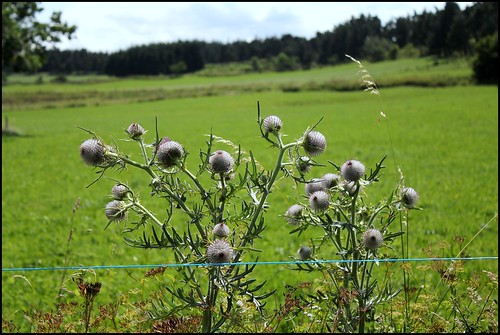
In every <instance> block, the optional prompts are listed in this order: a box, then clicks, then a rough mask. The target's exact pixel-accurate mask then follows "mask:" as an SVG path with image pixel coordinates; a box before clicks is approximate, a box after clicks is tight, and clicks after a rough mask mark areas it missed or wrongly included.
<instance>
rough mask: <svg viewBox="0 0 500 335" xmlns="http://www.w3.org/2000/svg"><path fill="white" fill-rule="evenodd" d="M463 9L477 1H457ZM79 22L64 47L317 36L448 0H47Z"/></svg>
mask: <svg viewBox="0 0 500 335" xmlns="http://www.w3.org/2000/svg"><path fill="white" fill-rule="evenodd" d="M458 4H459V6H460V7H461V8H462V9H464V8H465V7H467V6H470V5H471V4H472V2H458ZM41 6H42V8H44V11H43V12H42V13H41V14H40V16H39V19H40V20H42V21H43V22H47V21H48V18H49V15H50V14H51V13H52V12H54V11H61V12H62V19H63V21H64V22H67V23H69V24H73V25H76V26H77V31H76V34H75V37H74V38H73V39H71V40H67V39H64V40H63V41H62V42H61V43H58V44H57V45H56V46H57V47H58V48H59V49H62V50H67V49H87V50H88V51H93V52H114V51H118V50H123V49H126V48H129V47H131V46H136V45H143V44H149V43H160V42H165V43H168V42H175V41H178V40H184V41H186V40H195V39H196V40H202V41H207V42H215V41H217V42H222V43H229V42H234V41H236V40H240V41H251V40H254V39H257V38H259V39H265V38H268V37H281V36H282V35H284V34H291V35H293V36H297V37H304V38H312V37H314V36H315V35H316V32H325V31H328V30H330V31H331V30H333V28H334V27H335V26H337V25H339V24H342V23H345V22H347V21H348V20H350V19H351V18H352V17H359V16H360V15H361V14H364V15H371V16H377V17H378V18H379V19H380V20H381V21H382V24H383V25H385V24H386V23H387V22H388V21H390V20H391V19H393V18H397V17H402V16H411V15H413V14H414V13H421V12H423V11H424V10H427V11H430V12H435V11H436V9H443V8H444V6H445V2H284V3H283V2H42V3H41Z"/></svg>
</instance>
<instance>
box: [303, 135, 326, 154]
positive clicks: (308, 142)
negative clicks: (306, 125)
mask: <svg viewBox="0 0 500 335" xmlns="http://www.w3.org/2000/svg"><path fill="white" fill-rule="evenodd" d="M303 146H304V150H305V152H306V153H307V154H308V155H309V156H318V155H321V154H322V153H323V151H325V149H326V138H325V136H324V135H323V134H322V133H320V132H319V131H316V130H311V131H309V132H308V133H307V134H306V136H305V138H304V142H303Z"/></svg>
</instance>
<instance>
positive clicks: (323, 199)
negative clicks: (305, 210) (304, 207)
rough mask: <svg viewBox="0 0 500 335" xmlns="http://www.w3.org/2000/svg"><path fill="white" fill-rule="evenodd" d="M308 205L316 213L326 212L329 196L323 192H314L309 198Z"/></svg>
mask: <svg viewBox="0 0 500 335" xmlns="http://www.w3.org/2000/svg"><path fill="white" fill-rule="evenodd" d="M309 205H310V206H311V208H312V209H313V210H315V211H316V212H322V211H326V210H327V209H328V206H330V196H329V195H328V193H326V192H325V191H316V192H314V193H313V194H311V195H310V196H309Z"/></svg>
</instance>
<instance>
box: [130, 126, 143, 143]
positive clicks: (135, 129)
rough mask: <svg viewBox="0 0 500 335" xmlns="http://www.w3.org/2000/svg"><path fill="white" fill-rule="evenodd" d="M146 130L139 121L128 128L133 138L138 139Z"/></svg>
mask: <svg viewBox="0 0 500 335" xmlns="http://www.w3.org/2000/svg"><path fill="white" fill-rule="evenodd" d="M145 132H146V131H145V130H144V128H142V127H141V125H140V124H138V123H132V124H131V125H130V126H129V127H128V129H127V134H128V136H129V137H130V138H131V139H133V140H138V139H139V138H140V137H141V136H142V135H144V133H145Z"/></svg>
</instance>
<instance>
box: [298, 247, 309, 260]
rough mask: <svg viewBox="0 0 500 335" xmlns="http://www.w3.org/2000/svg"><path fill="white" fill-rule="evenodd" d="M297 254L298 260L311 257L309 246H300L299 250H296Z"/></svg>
mask: <svg viewBox="0 0 500 335" xmlns="http://www.w3.org/2000/svg"><path fill="white" fill-rule="evenodd" d="M298 254H299V258H300V260H302V261H304V260H306V259H308V258H309V257H311V248H309V247H307V246H301V247H300V249H299V251H298Z"/></svg>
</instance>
